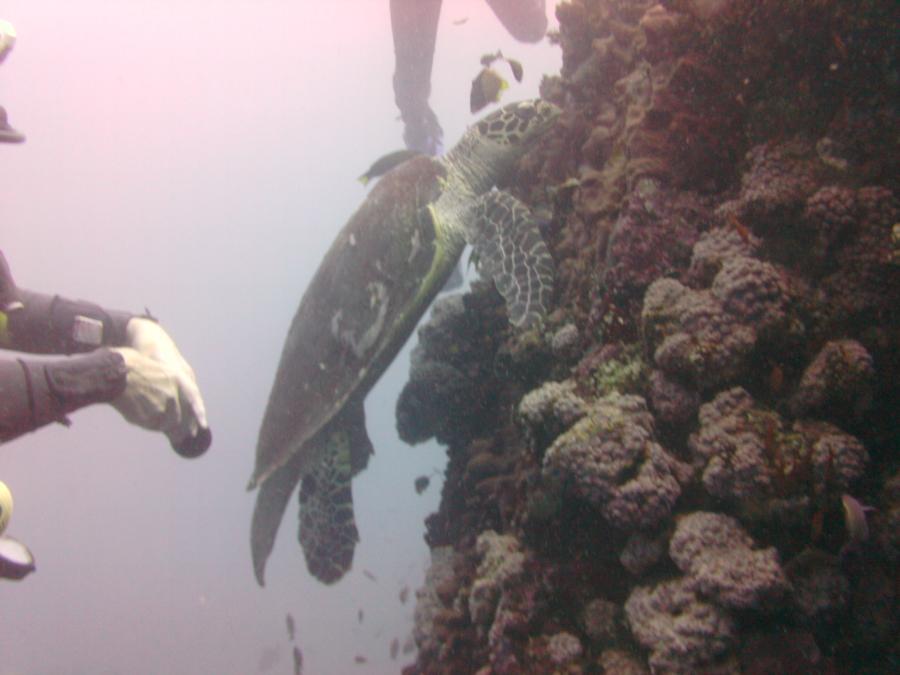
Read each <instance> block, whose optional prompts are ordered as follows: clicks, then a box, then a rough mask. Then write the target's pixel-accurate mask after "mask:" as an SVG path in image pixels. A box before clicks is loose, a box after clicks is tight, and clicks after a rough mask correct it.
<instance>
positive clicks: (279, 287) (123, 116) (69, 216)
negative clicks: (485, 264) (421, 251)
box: [0, 0, 560, 675]
mask: <svg viewBox="0 0 900 675" xmlns="http://www.w3.org/2000/svg"><path fill="white" fill-rule="evenodd" d="M547 4H548V8H547V12H548V18H549V19H550V22H551V27H555V25H556V22H555V19H554V17H553V6H554V5H555V3H554V2H553V1H552V0H549V1H548V3H547ZM0 11H2V17H3V18H6V19H8V20H10V21H12V22H13V24H14V25H15V26H16V28H17V30H18V33H19V39H18V42H17V45H16V48H15V50H14V51H13V52H12V54H11V55H10V56H9V57H8V58H7V60H6V63H5V64H4V65H3V66H2V67H0V104H2V105H5V106H6V108H7V110H8V112H9V116H10V121H11V123H12V124H13V126H15V127H16V128H18V129H20V130H21V131H23V132H24V133H25V134H26V135H27V136H28V141H27V142H26V143H25V144H24V145H21V146H0V154H2V161H0V228H2V230H0V231H2V236H0V247H2V250H3V251H4V252H5V253H6V256H7V259H8V260H9V262H10V265H11V266H12V270H13V274H14V275H15V278H16V280H17V282H18V283H19V285H20V286H22V287H26V288H30V289H33V290H41V291H46V292H59V293H61V294H65V295H67V296H70V297H80V298H84V299H90V300H93V301H96V302H99V303H101V304H103V305H104V306H107V307H110V308H121V309H129V310H132V311H142V310H143V309H144V307H147V308H149V309H150V310H151V311H152V312H153V314H154V315H156V316H158V317H159V318H160V320H161V321H162V323H163V325H164V326H165V327H166V328H167V330H168V331H169V332H170V333H171V334H172V335H173V336H174V338H175V339H176V341H177V342H178V344H179V346H180V348H181V349H182V351H183V353H184V354H185V356H186V357H187V358H188V359H189V361H190V362H191V364H192V365H193V366H194V368H195V370H196V372H197V376H198V378H199V382H200V385H201V387H202V391H203V394H204V397H205V400H206V404H207V408H208V411H209V418H210V422H211V425H212V429H213V434H214V442H213V446H212V448H211V450H210V451H209V452H208V453H207V455H205V456H204V457H203V458H201V459H199V460H195V461H186V460H183V459H181V458H179V457H177V456H176V455H175V454H174V452H172V451H171V450H170V449H169V447H168V443H167V441H166V440H165V439H164V438H163V437H162V436H161V435H158V434H151V433H148V432H145V431H142V430H140V429H137V428H135V427H131V426H129V425H127V424H126V423H125V422H124V421H123V420H122V419H121V418H120V417H119V416H118V414H117V413H116V412H115V411H113V410H111V409H109V408H107V407H105V406H102V407H101V406H98V407H95V408H92V409H88V410H83V411H80V412H79V413H77V414H76V415H74V418H73V419H74V426H73V427H72V428H71V429H65V428H62V427H59V426H56V427H52V428H48V429H45V430H43V431H41V432H39V433H38V434H34V435H32V436H30V437H28V438H23V439H19V440H17V441H15V442H13V443H11V444H8V445H5V446H3V447H2V448H0V478H2V479H3V480H4V481H5V482H6V483H7V484H8V485H9V486H10V487H11V489H12V490H13V493H14V495H15V500H16V510H15V514H14V516H13V520H12V522H11V525H10V528H9V531H8V533H9V534H11V535H12V536H15V537H17V538H19V539H21V540H22V541H24V542H25V543H27V544H28V545H29V547H30V548H31V550H32V551H33V553H34V554H35V556H36V559H37V565H38V570H37V572H36V573H35V574H34V575H32V576H31V577H29V578H27V579H26V580H25V581H23V582H20V583H10V582H7V583H2V584H0V620H2V623H3V628H2V630H0V675H11V674H13V673H37V674H56V673H86V674H91V675H102V674H104V673H123V674H124V673H128V674H131V673H136V674H144V673H160V674H162V673H235V674H239V673H256V672H260V671H259V666H260V665H265V664H264V663H263V661H265V660H269V661H272V660H273V659H274V660H275V664H274V665H273V666H272V667H271V668H270V670H269V671H267V672H275V673H289V672H292V657H291V647H290V644H289V642H288V639H287V634H286V629H285V614H286V613H287V612H291V613H292V614H293V616H294V618H295V620H296V623H297V635H298V637H297V643H298V645H300V647H301V648H302V650H303V653H304V657H305V664H306V665H305V669H304V670H305V672H306V673H311V674H314V675H315V674H328V673H336V674H340V673H347V672H353V673H361V674H362V673H395V672H399V670H400V667H401V664H402V663H403V662H404V661H403V659H399V660H398V661H396V662H392V661H391V660H390V658H389V656H388V647H389V644H390V642H391V640H392V639H393V638H394V637H398V638H399V639H400V641H401V643H402V642H403V640H404V639H405V638H406V636H407V635H408V634H409V632H410V629H411V617H412V609H413V604H414V598H412V597H411V598H410V600H409V601H408V602H407V603H406V604H405V605H403V604H401V603H400V601H399V599H398V594H399V592H400V590H401V589H402V588H403V587H404V586H408V587H409V588H410V589H411V590H414V589H415V588H416V587H417V586H418V585H419V584H420V582H421V580H422V576H423V570H424V566H425V562H426V557H427V548H426V546H425V544H424V542H423V541H422V533H423V531H424V527H423V519H424V518H425V516H426V515H427V514H428V513H430V512H431V511H433V510H435V508H436V506H437V503H438V499H439V494H440V479H439V478H436V479H435V480H434V481H433V482H432V484H431V487H430V488H429V489H428V490H427V491H426V492H425V494H423V495H421V496H419V495H416V493H415V491H414V489H413V480H414V478H415V477H416V476H418V475H420V474H423V473H430V472H431V471H432V470H433V469H434V468H436V467H437V468H440V467H442V466H443V463H444V453H443V451H442V449H441V448H439V447H437V446H436V445H433V444H430V445H425V446H419V447H415V448H411V447H409V446H406V445H405V444H403V443H402V442H400V441H399V440H398V439H397V437H396V432H395V430H394V405H395V401H396V398H397V395H398V393H399V390H400V388H401V387H402V385H403V382H404V381H405V377H406V372H407V368H408V363H409V357H408V350H409V348H410V347H411V344H408V345H407V347H406V349H404V351H403V352H402V353H401V355H400V356H399V357H398V359H397V361H395V363H394V365H393V366H392V367H391V369H390V370H389V371H388V373H387V374H386V375H385V377H384V378H383V379H382V381H381V382H380V383H379V385H378V386H377V387H376V388H375V389H374V390H373V392H372V393H371V394H370V396H369V397H368V399H367V401H366V413H367V419H368V428H369V433H370V436H371V438H372V441H373V444H374V445H375V449H376V455H375V457H374V458H373V459H372V461H371V462H370V465H369V468H368V470H367V471H366V472H364V473H363V474H362V475H361V476H360V477H359V478H357V480H356V481H355V482H354V485H353V490H354V499H355V502H356V511H357V522H358V525H359V529H360V533H361V537H362V541H361V543H360V545H359V546H358V548H357V552H356V559H355V563H354V568H353V570H352V571H351V572H350V573H349V574H348V575H347V576H346V577H345V578H344V579H343V580H342V581H341V582H340V583H338V584H337V585H335V586H332V587H325V586H322V585H320V584H319V583H317V582H316V581H315V580H313V579H312V578H311V577H310V576H309V575H308V573H307V571H306V568H305V565H304V562H303V559H302V554H301V552H300V549H299V547H298V545H297V543H296V505H295V502H294V501H293V500H292V502H291V505H290V506H289V510H288V513H287V515H286V517H285V521H284V523H283V526H282V528H281V531H280V533H279V538H278V542H277V545H276V548H275V551H274V553H273V556H272V558H271V559H270V561H269V566H268V575H267V581H268V584H267V587H266V588H265V589H260V588H259V587H257V585H256V583H255V581H254V579H253V574H252V569H251V564H250V553H249V544H248V538H249V521H250V515H251V512H252V508H253V499H254V495H252V494H248V493H246V492H245V491H244V486H245V484H246V481H247V479H248V477H249V475H250V472H251V469H252V466H253V449H254V445H255V440H256V433H257V431H258V428H259V422H260V419H261V416H262V411H263V408H264V405H265V402H266V397H267V395H268V391H269V387H270V386H271V383H272V379H273V376H274V371H275V367H276V365H277V360H278V356H279V354H280V351H281V346H282V343H283V340H284V336H285V333H286V330H287V327H288V324H289V322H290V319H291V317H292V316H293V313H294V311H295V309H296V306H297V303H298V302H299V299H300V297H301V294H302V292H303V289H304V288H305V286H306V284H307V282H308V280H309V279H310V277H311V276H312V274H313V272H314V271H315V269H316V267H317V265H318V262H319V260H320V259H321V257H322V255H323V254H324V252H325V251H326V250H327V248H328V246H329V245H330V243H331V241H332V239H333V237H334V236H335V234H336V233H337V231H338V230H339V229H340V227H341V226H342V225H343V223H344V222H345V221H346V219H347V218H348V216H349V215H350V214H351V213H352V211H353V210H354V209H355V208H356V206H357V205H358V204H359V203H360V202H361V201H362V199H363V198H364V195H365V190H364V188H362V187H361V186H360V184H359V183H357V182H356V180H355V179H356V177H357V176H358V175H359V174H361V173H362V172H363V171H364V170H365V169H366V168H367V167H368V165H369V164H370V163H371V162H372V161H373V160H374V159H376V158H377V157H379V156H380V155H382V154H384V153H385V152H387V151H390V150H393V149H397V148H400V147H401V146H402V140H401V132H402V129H401V125H400V123H399V121H397V119H396V118H397V111H396V109H395V107H394V103H393V92H392V89H391V74H392V72H393V47H392V40H391V33H390V18H389V13H388V1H387V0H340V1H339V2H338V1H333V0H332V1H327V2H309V1H308V0H285V1H282V2H274V1H272V2H267V1H264V0H257V1H253V2H249V1H248V2H243V1H241V2H238V1H225V0H218V1H212V0H208V1H201V0H179V1H174V0H141V1H138V0H122V1H119V2H114V1H112V0H109V1H103V0H90V1H79V2H71V1H70V0H59V1H57V2H51V1H45V2H42V1H40V0H8V1H7V2H5V3H4V4H3V8H2V10H0ZM463 18H468V21H467V22H466V23H465V24H463V25H460V26H457V25H454V23H453V22H454V21H458V20H460V19H463ZM498 48H502V49H503V50H504V52H505V53H506V54H508V55H509V56H513V57H516V58H519V59H520V60H521V61H522V63H523V65H524V67H525V81H524V83H523V84H521V85H517V84H515V83H514V82H512V81H511V89H510V90H509V91H507V92H506V93H505V97H504V101H511V100H515V99H518V98H527V97H531V96H535V95H536V94H537V87H538V83H539V81H540V74H541V73H542V72H545V73H555V72H557V71H558V69H559V60H560V56H559V50H558V48H555V47H551V46H549V45H548V44H547V43H546V42H544V43H541V44H539V45H523V44H518V43H516V42H515V41H513V40H512V39H511V38H510V37H509V36H508V35H507V34H506V32H505V31H504V29H503V27H502V26H501V25H500V23H499V22H498V21H497V20H496V18H495V17H494V16H493V14H492V13H491V11H490V10H489V8H488V7H487V5H486V3H484V2H483V1H482V0H445V2H444V7H443V11H442V15H441V22H440V28H439V33H438V40H437V51H436V55H435V64H434V72H433V76H432V97H431V101H432V106H433V108H434V109H435V111H436V112H437V114H438V116H439V117H440V120H441V123H442V125H443V127H444V133H445V144H446V145H447V147H450V146H452V144H453V143H454V142H455V141H456V139H458V138H459V137H460V135H461V134H462V132H463V131H464V129H465V127H466V125H467V124H469V123H471V122H472V121H473V119H475V117H473V116H472V115H470V114H469V111H468V92H469V84H470V81H471V79H472V78H473V77H474V76H475V74H476V73H477V71H478V69H479V63H478V60H479V56H480V55H481V54H482V53H484V52H487V51H493V50H496V49H498ZM510 80H511V78H510ZM363 570H369V571H370V572H371V573H372V574H373V575H374V576H375V577H376V578H377V583H376V582H372V581H371V580H370V579H368V578H367V577H366V576H365V575H364V574H363ZM411 596H412V593H411ZM360 609H362V610H363V611H364V619H363V622H362V623H359V622H358V621H357V613H358V610H360ZM356 654H360V655H364V656H365V657H366V658H367V659H368V663H366V664H364V665H357V664H355V663H354V656H355V655H356ZM406 660H408V657H407V659H406Z"/></svg>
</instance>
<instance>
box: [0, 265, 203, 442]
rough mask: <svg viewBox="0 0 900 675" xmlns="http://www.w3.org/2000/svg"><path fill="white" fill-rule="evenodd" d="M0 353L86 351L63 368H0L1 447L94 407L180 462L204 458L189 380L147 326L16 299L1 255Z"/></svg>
mask: <svg viewBox="0 0 900 675" xmlns="http://www.w3.org/2000/svg"><path fill="white" fill-rule="evenodd" d="M0 347H4V348H10V349H15V350H17V351H25V352H31V353H40V354H51V353H64V354H78V353H80V352H90V353H88V354H80V355H79V356H74V357H71V358H69V359H56V360H38V359H32V360H28V359H15V358H13V359H12V360H11V361H10V360H6V361H4V363H3V367H2V368H0V441H2V440H8V439H9V438H15V437H16V436H18V435H20V434H22V433H25V432H26V431H30V430H32V429H36V428H38V427H40V426H43V425H45V424H48V423H49V422H52V421H54V420H64V419H65V415H66V413H68V412H72V411H73V410H77V409H78V408H81V407H83V406H85V405H89V404H91V403H98V402H109V403H111V404H112V405H113V406H114V407H115V408H116V409H117V410H118V411H119V412H120V413H121V414H122V415H123V416H124V417H125V419H127V420H128V421H129V422H131V423H132V424H137V425H138V426H141V427H144V428H145V429H151V430H154V431H162V432H163V433H165V434H166V436H167V437H168V438H169V442H170V443H171V444H172V447H173V448H174V449H175V451H176V452H178V453H179V454H180V455H183V456H185V457H196V456H198V455H201V454H203V453H204V452H205V451H206V450H207V448H208V447H209V445H210V442H211V441H212V435H211V433H210V430H209V425H208V424H207V421H206V408H205V405H204V403H203V397H202V396H201V395H200V389H199V387H198V386H197V378H196V376H195V375H194V371H193V369H192V368H191V366H190V364H188V362H187V361H186V360H185V359H184V357H183V356H182V355H181V352H180V351H179V350H178V347H177V346H176V345H175V342H174V341H173V340H172V338H171V337H170V336H169V334H168V333H166V331H165V330H164V329H163V328H162V327H161V326H160V325H159V324H158V323H156V321H154V320H153V319H151V318H150V317H143V316H136V315H133V314H128V313H126V312H114V311H109V310H105V309H103V308H102V307H100V306H99V305H95V304H92V303H89V302H84V301H80V300H67V299H65V298H61V297H59V296H56V295H45V294H41V293H34V292H31V291H25V290H22V289H20V288H18V287H16V285H15V283H14V282H13V279H12V275H11V274H10V271H9V266H8V265H7V264H6V260H5V258H4V257H3V253H2V252H0ZM119 370H122V372H123V373H125V375H122V378H123V379H122V383H121V386H120V383H119V380H118V379H116V377H118V376H117V375H116V376H115V377H114V375H115V373H118V372H119ZM7 399H8V400H7ZM4 424H6V425H8V426H4Z"/></svg>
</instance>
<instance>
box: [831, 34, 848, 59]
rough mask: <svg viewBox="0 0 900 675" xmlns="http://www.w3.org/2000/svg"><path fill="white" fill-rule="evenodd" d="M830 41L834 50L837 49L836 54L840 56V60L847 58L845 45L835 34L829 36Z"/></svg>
mask: <svg viewBox="0 0 900 675" xmlns="http://www.w3.org/2000/svg"><path fill="white" fill-rule="evenodd" d="M831 41H832V42H833V43H834V48H835V49H837V52H838V54H840V55H841V58H842V59H846V58H847V45H846V44H844V41H843V40H841V36H840V35H838V34H837V33H832V34H831Z"/></svg>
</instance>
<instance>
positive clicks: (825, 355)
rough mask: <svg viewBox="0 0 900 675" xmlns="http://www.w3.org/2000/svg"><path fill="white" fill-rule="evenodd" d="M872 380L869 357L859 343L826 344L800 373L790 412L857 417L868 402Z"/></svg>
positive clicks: (850, 341)
mask: <svg viewBox="0 0 900 675" xmlns="http://www.w3.org/2000/svg"><path fill="white" fill-rule="evenodd" d="M874 378H875V368H874V366H873V363H872V357H871V355H870V354H869V352H868V351H866V348H865V347H863V346H862V345H861V344H860V343H859V342H857V341H856V340H834V341H832V342H828V343H827V344H826V345H825V346H824V347H822V349H821V350H820V351H819V353H818V354H816V357H815V358H814V359H813V360H812V363H810V364H809V366H807V368H806V370H805V371H803V377H802V378H801V379H800V384H799V385H798V386H797V391H796V392H795V393H794V396H793V397H792V399H791V412H792V413H793V414H794V415H797V416H800V415H805V414H808V413H810V412H818V413H820V414H821V413H823V412H827V413H832V414H837V415H838V416H839V417H845V416H847V415H849V416H851V417H858V416H859V415H861V414H862V413H863V412H864V411H865V410H866V409H867V408H868V407H869V404H870V403H871V402H872V395H873V384H874V382H873V381H874Z"/></svg>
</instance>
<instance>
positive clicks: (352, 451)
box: [298, 402, 372, 584]
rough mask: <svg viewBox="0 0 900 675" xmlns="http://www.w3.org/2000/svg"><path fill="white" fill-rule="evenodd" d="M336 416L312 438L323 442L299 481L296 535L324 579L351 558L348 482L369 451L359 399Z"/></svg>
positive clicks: (354, 536) (353, 533)
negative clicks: (317, 459) (321, 450)
mask: <svg viewBox="0 0 900 675" xmlns="http://www.w3.org/2000/svg"><path fill="white" fill-rule="evenodd" d="M336 422H337V423H334V424H330V425H329V426H328V428H327V429H325V430H323V432H322V433H321V434H319V435H318V436H317V437H316V438H315V439H313V440H312V442H319V443H324V444H325V447H324V453H323V456H322V460H321V461H320V462H318V464H317V465H316V466H315V467H314V468H313V470H312V471H311V472H310V473H308V474H307V475H306V476H304V477H303V482H302V483H301V484H300V528H299V532H298V539H299V541H300V546H301V548H302V549H303V555H304V557H305V558H306V567H307V568H308V569H309V572H310V574H312V575H313V576H314V577H315V578H316V579H318V580H319V581H321V582H323V583H326V584H332V583H334V582H335V581H338V580H339V579H340V578H341V577H342V576H344V573H345V572H346V571H347V570H349V569H350V566H351V565H352V564H353V551H354V549H355V547H356V542H358V541H359V532H358V531H357V529H356V520H355V518H354V515H353V491H352V489H351V482H352V480H353V476H355V475H356V474H357V473H359V472H360V471H362V469H364V468H365V466H366V464H367V463H368V461H369V455H371V454H372V443H371V441H369V436H368V434H366V425H365V417H364V414H363V408H362V403H361V402H360V403H357V404H353V405H349V406H348V409H347V411H346V413H345V414H343V415H341V417H340V418H339V419H338V420H337V421H336Z"/></svg>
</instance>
